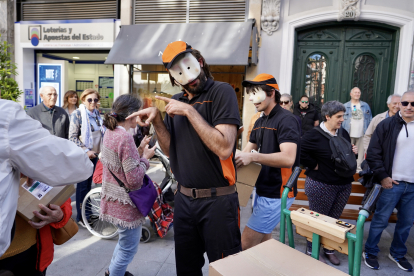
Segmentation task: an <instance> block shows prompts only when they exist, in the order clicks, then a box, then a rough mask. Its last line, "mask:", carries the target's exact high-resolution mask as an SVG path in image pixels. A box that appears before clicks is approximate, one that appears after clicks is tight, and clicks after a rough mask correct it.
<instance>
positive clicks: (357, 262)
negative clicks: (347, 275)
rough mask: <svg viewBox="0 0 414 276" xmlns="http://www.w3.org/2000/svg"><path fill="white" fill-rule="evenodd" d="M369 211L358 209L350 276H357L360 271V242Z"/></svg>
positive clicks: (362, 238)
mask: <svg viewBox="0 0 414 276" xmlns="http://www.w3.org/2000/svg"><path fill="white" fill-rule="evenodd" d="M368 216H369V213H368V212H367V211H365V210H361V211H359V216H358V220H357V226H356V227H357V230H356V242H355V255H354V269H353V275H352V276H359V275H360V273H361V256H362V242H363V240H364V223H365V220H366V218H367V217H368Z"/></svg>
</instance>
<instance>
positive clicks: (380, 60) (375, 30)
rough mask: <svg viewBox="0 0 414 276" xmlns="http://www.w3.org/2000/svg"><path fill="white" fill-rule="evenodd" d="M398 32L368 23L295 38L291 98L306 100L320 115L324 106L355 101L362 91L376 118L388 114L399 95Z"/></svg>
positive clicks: (324, 27)
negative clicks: (396, 88)
mask: <svg viewBox="0 0 414 276" xmlns="http://www.w3.org/2000/svg"><path fill="white" fill-rule="evenodd" d="M398 39H399V28H397V27H392V26H388V25H384V24H376V23H368V22H366V23H364V22H362V23H361V22H346V23H339V22H330V23H324V24H320V25H315V26H310V27H304V28H300V29H298V30H297V32H296V51H295V59H294V66H293V74H292V76H293V78H292V96H293V99H294V101H295V102H297V101H299V99H300V97H301V96H302V95H304V94H306V95H307V96H308V97H309V100H310V102H312V103H313V104H314V105H315V107H316V108H317V109H318V110H320V108H321V106H322V105H323V103H324V102H327V101H332V100H338V101H340V102H342V103H345V102H347V101H349V100H350V95H349V92H350V90H351V89H352V88H353V87H355V86H356V87H359V88H360V90H361V92H362V94H361V100H362V101H364V102H367V103H368V104H369V106H370V107H371V110H372V113H373V115H374V116H375V115H376V114H378V113H380V112H383V111H385V110H386V108H387V106H386V100H387V97H388V96H389V95H391V94H393V93H394V82H395V71H396V61H397V50H396V49H398Z"/></svg>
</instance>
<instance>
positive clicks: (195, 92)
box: [181, 70, 207, 95]
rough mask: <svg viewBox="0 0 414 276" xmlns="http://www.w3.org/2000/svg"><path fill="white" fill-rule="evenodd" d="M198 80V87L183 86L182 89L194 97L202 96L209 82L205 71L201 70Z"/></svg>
mask: <svg viewBox="0 0 414 276" xmlns="http://www.w3.org/2000/svg"><path fill="white" fill-rule="evenodd" d="M196 80H198V85H197V86H190V85H189V84H186V85H181V87H182V88H184V89H185V90H187V91H188V92H189V93H191V94H193V95H198V94H201V93H202V92H203V90H204V86H205V85H206V82H207V78H206V75H205V74H204V71H203V70H201V72H200V75H198V77H197V78H196Z"/></svg>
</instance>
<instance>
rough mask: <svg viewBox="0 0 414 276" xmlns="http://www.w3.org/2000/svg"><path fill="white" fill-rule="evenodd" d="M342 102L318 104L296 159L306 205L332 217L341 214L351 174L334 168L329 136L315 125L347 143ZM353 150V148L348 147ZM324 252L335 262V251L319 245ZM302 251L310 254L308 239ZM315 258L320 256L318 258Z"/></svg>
mask: <svg viewBox="0 0 414 276" xmlns="http://www.w3.org/2000/svg"><path fill="white" fill-rule="evenodd" d="M344 113H345V106H344V105H343V104H342V103H340V102H338V101H330V102H327V103H325V104H324V105H323V106H322V108H321V115H322V120H323V121H322V122H321V124H320V125H319V126H318V127H315V128H314V129H312V130H310V131H308V132H307V133H306V134H304V135H303V137H302V143H301V155H300V160H301V163H302V165H304V166H305V167H306V168H307V170H306V173H305V174H306V180H305V193H306V195H307V197H308V199H309V208H310V209H311V210H312V211H314V212H318V213H320V214H323V215H326V216H330V217H333V218H336V219H339V217H340V216H341V214H342V211H343V210H344V208H345V205H346V203H347V202H348V198H349V196H350V194H351V189H352V181H353V180H354V178H353V177H352V176H350V177H342V176H340V175H338V174H337V173H336V171H335V164H334V163H333V162H332V150H331V147H330V139H328V138H327V137H325V135H323V134H322V133H321V132H320V131H319V130H318V129H317V128H320V129H321V130H322V131H324V132H325V133H327V134H328V135H329V136H331V137H333V136H338V135H340V136H342V137H343V138H345V139H346V140H347V141H349V143H351V138H350V137H349V134H348V132H346V131H345V130H344V129H343V128H341V124H342V122H343V121H344ZM352 150H353V152H354V153H355V154H356V153H357V148H356V147H355V146H353V147H352ZM323 252H324V256H325V258H326V259H328V260H329V261H330V262H331V263H332V264H334V265H339V264H340V261H339V259H338V257H336V256H335V251H334V250H330V249H327V248H323ZM306 253H307V254H308V255H311V254H312V242H309V241H308V246H307V250H306ZM319 260H321V261H322V260H323V259H322V258H319Z"/></svg>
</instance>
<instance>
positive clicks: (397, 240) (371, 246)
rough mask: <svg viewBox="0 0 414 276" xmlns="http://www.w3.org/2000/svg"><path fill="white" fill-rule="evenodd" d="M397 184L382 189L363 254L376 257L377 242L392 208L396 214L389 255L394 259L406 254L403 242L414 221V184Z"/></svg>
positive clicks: (386, 224) (377, 250) (403, 182)
mask: <svg viewBox="0 0 414 276" xmlns="http://www.w3.org/2000/svg"><path fill="white" fill-rule="evenodd" d="M397 181H398V180H397ZM398 182H399V183H400V184H399V185H396V184H394V186H393V187H392V189H384V190H383V191H382V194H381V196H380V198H379V200H378V202H377V209H376V210H375V213H374V217H373V218H372V221H371V227H370V228H369V235H368V239H367V242H366V243H365V252H367V253H369V254H372V255H375V256H376V255H377V254H378V252H379V251H380V250H379V248H378V242H379V241H380V239H381V234H382V231H383V230H384V229H385V228H386V227H387V226H388V219H389V218H390V216H391V214H392V211H393V210H394V208H397V210H398V213H397V223H396V224H395V230H394V238H393V240H392V243H391V248H390V253H391V255H392V256H393V257H394V258H401V257H404V255H405V254H407V247H406V246H405V242H406V241H407V238H408V235H409V233H410V229H411V227H412V226H413V219H414V183H409V182H405V181H398Z"/></svg>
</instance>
